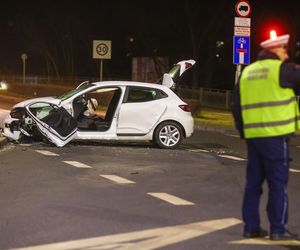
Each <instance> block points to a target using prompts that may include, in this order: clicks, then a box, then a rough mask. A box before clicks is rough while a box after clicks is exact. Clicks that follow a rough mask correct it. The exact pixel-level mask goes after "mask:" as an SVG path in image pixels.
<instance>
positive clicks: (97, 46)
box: [93, 40, 111, 59]
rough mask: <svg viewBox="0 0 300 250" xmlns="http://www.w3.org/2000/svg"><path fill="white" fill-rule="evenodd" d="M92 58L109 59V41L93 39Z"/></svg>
mask: <svg viewBox="0 0 300 250" xmlns="http://www.w3.org/2000/svg"><path fill="white" fill-rule="evenodd" d="M93 58H94V59H111V41H104V40H94V41H93Z"/></svg>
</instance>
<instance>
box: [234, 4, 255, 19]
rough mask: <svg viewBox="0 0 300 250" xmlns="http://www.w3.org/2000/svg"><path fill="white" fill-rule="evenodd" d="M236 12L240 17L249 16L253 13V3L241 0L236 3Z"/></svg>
mask: <svg viewBox="0 0 300 250" xmlns="http://www.w3.org/2000/svg"><path fill="white" fill-rule="evenodd" d="M235 12H236V14H237V15H238V16H240V17H248V16H249V15H250V14H251V5H250V3H249V2H248V1H247V0H239V1H238V2H237V3H236V5H235Z"/></svg>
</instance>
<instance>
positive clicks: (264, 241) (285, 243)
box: [229, 238, 300, 246]
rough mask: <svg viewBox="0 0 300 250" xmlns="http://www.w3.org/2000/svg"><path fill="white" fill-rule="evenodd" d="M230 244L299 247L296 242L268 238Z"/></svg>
mask: <svg viewBox="0 0 300 250" xmlns="http://www.w3.org/2000/svg"><path fill="white" fill-rule="evenodd" d="M229 243H230V244H243V245H274V246H300V241H298V240H276V241H274V240H269V238H257V239H245V240H237V241H231V242H229Z"/></svg>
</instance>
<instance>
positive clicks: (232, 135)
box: [226, 134, 240, 138]
mask: <svg viewBox="0 0 300 250" xmlns="http://www.w3.org/2000/svg"><path fill="white" fill-rule="evenodd" d="M226 135H227V136H231V137H237V138H240V136H239V135H234V134H226Z"/></svg>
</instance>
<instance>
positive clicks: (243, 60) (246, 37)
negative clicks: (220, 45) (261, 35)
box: [233, 0, 252, 84]
mask: <svg viewBox="0 0 300 250" xmlns="http://www.w3.org/2000/svg"><path fill="white" fill-rule="evenodd" d="M251 11H252V9H251V6H250V3H249V2H248V1H247V0H238V2H237V3H236V5H235V12H236V14H237V15H238V16H239V17H235V18H234V37H233V64H236V65H237V66H236V72H235V84H237V83H238V81H239V77H240V75H241V72H242V65H245V64H250V35H251V28H250V27H251V19H250V18H248V16H249V15H250V14H251Z"/></svg>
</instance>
